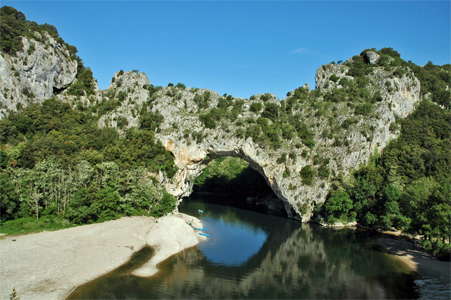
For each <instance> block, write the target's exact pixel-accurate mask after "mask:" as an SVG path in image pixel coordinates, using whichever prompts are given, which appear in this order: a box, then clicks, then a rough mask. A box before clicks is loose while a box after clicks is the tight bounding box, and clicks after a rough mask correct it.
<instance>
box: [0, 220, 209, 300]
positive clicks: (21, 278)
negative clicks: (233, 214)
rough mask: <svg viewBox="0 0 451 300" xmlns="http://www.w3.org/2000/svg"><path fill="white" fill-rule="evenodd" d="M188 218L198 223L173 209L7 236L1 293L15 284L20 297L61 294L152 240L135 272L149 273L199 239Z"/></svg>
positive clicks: (0, 249) (0, 261)
mask: <svg viewBox="0 0 451 300" xmlns="http://www.w3.org/2000/svg"><path fill="white" fill-rule="evenodd" d="M189 224H192V225H193V226H194V227H202V226H201V223H200V221H199V220H198V219H196V218H194V217H191V216H188V215H185V214H173V215H169V216H165V217H162V218H159V219H155V218H151V217H124V218H121V219H118V220H114V221H108V222H104V223H98V224H90V225H83V226H78V227H73V228H69V229H64V230H58V231H52V232H41V233H35V234H27V235H22V236H6V237H4V238H3V239H1V240H0V265H1V269H0V299H9V295H10V293H11V292H12V290H13V288H15V289H16V291H17V295H18V296H19V297H20V299H21V300H25V299H43V300H51V299H64V298H65V297H66V296H67V295H69V294H70V292H71V291H72V290H74V289H75V288H76V287H77V286H79V285H81V284H83V283H86V282H88V281H90V280H92V279H95V278H97V277H98V276H100V275H102V274H105V273H108V272H110V271H112V270H114V269H116V268H117V267H119V266H120V265H122V264H124V263H125V262H127V261H128V260H129V258H130V257H131V255H132V254H133V253H135V252H136V251H138V250H140V249H141V248H143V247H145V246H152V247H153V248H154V249H155V255H154V256H153V257H152V259H151V260H150V261H149V262H148V263H146V264H145V265H144V266H142V267H141V268H139V269H138V270H136V271H135V272H136V274H137V275H140V276H150V275H152V274H155V273H156V272H157V269H156V265H157V264H158V263H159V262H161V261H163V260H165V259H166V258H168V257H169V256H171V255H173V254H175V253H177V252H179V251H182V250H184V249H186V248H189V247H192V246H194V245H196V244H197V243H198V242H199V241H200V240H201V239H203V237H201V236H199V235H198V234H197V233H196V232H195V231H194V230H193V229H192V227H191V226H190V225H189Z"/></svg>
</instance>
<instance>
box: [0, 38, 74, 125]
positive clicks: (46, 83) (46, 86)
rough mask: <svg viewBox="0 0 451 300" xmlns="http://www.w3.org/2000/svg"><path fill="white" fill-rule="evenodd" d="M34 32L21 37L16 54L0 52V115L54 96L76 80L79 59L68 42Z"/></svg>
mask: <svg viewBox="0 0 451 300" xmlns="http://www.w3.org/2000/svg"><path fill="white" fill-rule="evenodd" d="M42 35H44V36H42ZM35 36H36V38H37V39H33V38H26V37H22V45H23V49H22V50H21V51H18V52H17V53H16V55H8V54H6V53H1V52H0V118H1V117H3V116H4V115H5V114H6V112H7V111H16V110H17V109H18V108H20V107H25V106H26V105H28V104H29V103H39V102H42V101H44V100H46V99H49V98H51V97H53V96H54V95H56V94H57V93H58V92H60V91H61V90H63V89H65V88H66V87H68V86H69V85H70V84H71V83H72V82H73V81H74V80H75V77H76V75H77V65H78V63H77V60H76V59H75V58H74V57H73V55H72V54H71V53H70V51H69V49H68V48H67V46H66V45H65V44H63V43H61V42H59V41H57V40H55V39H54V38H53V37H52V36H50V35H49V34H48V33H38V32H35ZM42 41H45V42H42Z"/></svg>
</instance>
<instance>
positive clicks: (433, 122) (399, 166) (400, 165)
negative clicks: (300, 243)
mask: <svg viewBox="0 0 451 300" xmlns="http://www.w3.org/2000/svg"><path fill="white" fill-rule="evenodd" d="M408 66H409V67H410V68H412V69H413V70H414V71H415V75H416V76H417V77H418V78H419V79H420V80H421V87H422V95H423V98H424V100H423V101H422V103H421V104H420V105H419V106H418V107H417V109H416V111H415V112H414V113H413V114H412V115H411V116H409V117H408V118H407V119H405V120H401V121H400V122H399V123H398V126H400V128H401V135H400V137H399V138H398V139H396V140H394V141H393V142H391V143H390V144H389V145H388V147H386V148H385V149H384V150H383V152H382V153H379V154H376V155H375V156H374V157H373V159H372V160H371V162H370V163H369V164H368V165H366V166H364V167H361V168H360V169H359V170H357V171H356V172H355V173H354V175H353V177H352V178H341V180H340V181H337V182H336V184H335V189H334V190H333V191H332V192H331V193H330V195H329V197H328V200H327V202H326V203H325V205H324V207H323V209H322V211H321V215H322V216H323V217H325V219H326V220H327V221H328V222H335V221H337V220H340V221H351V220H357V221H358V223H360V224H362V225H365V226H368V227H371V228H378V229H400V230H402V231H405V232H409V233H413V234H419V235H421V236H423V237H424V240H423V245H424V247H425V248H427V249H434V251H436V252H437V251H441V250H444V249H448V251H449V249H450V244H449V243H450V239H451V226H450V224H451V173H450V166H451V164H450V163H451V152H450V149H451V139H450V133H451V112H450V111H449V108H450V107H451V106H450V103H451V102H450V100H451V99H450V90H449V82H451V65H444V66H436V65H433V64H432V63H430V62H429V63H428V64H426V65H425V66H424V67H420V66H416V65H414V64H412V63H408Z"/></svg>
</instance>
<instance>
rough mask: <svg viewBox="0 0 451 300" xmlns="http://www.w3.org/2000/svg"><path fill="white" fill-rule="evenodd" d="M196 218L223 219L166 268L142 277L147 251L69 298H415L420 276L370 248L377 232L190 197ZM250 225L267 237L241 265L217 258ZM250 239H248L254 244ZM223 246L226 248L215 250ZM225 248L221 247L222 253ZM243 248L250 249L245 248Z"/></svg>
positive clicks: (186, 208)
mask: <svg viewBox="0 0 451 300" xmlns="http://www.w3.org/2000/svg"><path fill="white" fill-rule="evenodd" d="M200 208H202V209H203V210H204V211H205V213H204V214H202V215H198V217H199V218H201V219H202V220H203V222H204V226H205V227H206V229H207V231H208V229H209V227H210V226H209V225H208V222H205V220H207V219H209V220H210V222H213V223H210V225H214V222H218V223H221V224H225V225H224V227H218V228H219V229H220V230H218V231H217V232H213V233H212V234H211V238H210V239H209V240H207V241H206V242H203V243H201V244H200V245H198V246H197V247H193V248H190V249H187V250H185V251H183V252H181V253H178V254H176V255H174V256H172V257H171V258H169V259H167V260H166V261H164V262H162V263H161V264H159V266H158V267H159V269H160V271H159V272H158V273H157V274H156V275H155V276H152V277H149V278H141V277H135V276H132V275H131V274H130V271H131V270H133V269H134V268H137V267H138V266H140V265H141V264H142V263H144V262H145V261H147V259H149V258H150V257H151V255H152V249H150V248H143V249H142V250H140V251H139V252H137V253H136V254H135V255H134V256H133V258H132V259H131V260H130V261H129V262H128V263H127V264H124V265H123V266H121V267H119V268H118V269H116V270H114V271H113V272H111V273H109V274H107V275H104V276H102V277H100V278H98V279H96V280H93V281H91V282H89V283H87V284H85V285H82V286H80V287H79V288H77V289H76V290H75V291H74V292H73V293H72V295H71V296H70V297H69V298H68V299H149V298H153V299H155V298H158V299H163V298H164V299H166V298H175V299H186V298H201V299H218V298H227V299H230V298H235V299H237V298H247V299H262V298H265V299H269V298H271V299H274V298H279V299H280V298H286V299H287V298H289V299H375V298H377V299H389V298H391V299H393V298H395V299H406V298H417V297H418V293H417V291H416V289H415V288H414V283H413V281H414V279H415V278H414V276H413V275H412V274H409V273H408V271H407V269H406V267H405V265H403V264H402V263H401V262H400V261H398V260H396V259H394V258H392V257H391V256H388V255H385V254H383V253H380V252H377V251H374V250H371V246H370V244H371V236H368V235H367V234H366V233H363V232H358V231H354V230H340V231H335V230H332V229H324V228H321V227H317V226H313V225H306V224H303V225H301V224H300V223H297V222H295V221H292V220H287V219H284V218H278V217H274V216H268V215H262V214H258V213H255V212H252V211H245V210H240V209H237V208H231V207H224V206H220V205H214V204H206V203H200V202H196V201H192V202H187V203H186V204H185V205H184V206H182V207H181V210H182V211H183V212H185V213H189V214H192V215H196V214H197V211H198V209H200ZM232 225H233V226H235V227H239V228H240V229H241V230H244V229H246V230H248V232H249V234H248V235H247V236H246V239H250V240H252V236H254V235H255V232H264V233H265V239H264V241H263V242H262V240H261V238H260V239H259V240H258V241H256V242H255V243H256V245H257V246H258V247H255V248H253V250H252V253H250V255H248V257H246V259H245V260H244V261H242V262H241V263H240V264H232V265H230V264H227V263H218V262H215V261H212V259H211V258H210V257H209V255H208V253H207V252H206V251H205V247H207V248H208V247H210V250H211V249H213V250H214V251H216V250H217V251H218V253H220V254H219V255H224V256H227V255H229V256H230V255H233V254H231V253H234V252H233V251H231V250H230V249H229V248H228V247H235V248H236V247H238V248H239V247H241V245H244V243H240V241H239V240H238V241H235V243H226V244H224V243H222V244H221V243H216V242H215V239H219V240H220V239H221V238H222V236H223V235H225V234H227V232H225V231H222V232H221V230H222V229H221V228H226V230H230V228H232V229H233V228H234V227H233V226H232ZM251 242H252V241H250V243H251ZM215 247H221V248H225V249H217V248H216V249H215ZM220 250H221V251H220ZM242 250H243V251H245V250H246V249H242Z"/></svg>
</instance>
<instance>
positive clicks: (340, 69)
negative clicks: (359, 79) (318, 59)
mask: <svg viewBox="0 0 451 300" xmlns="http://www.w3.org/2000/svg"><path fill="white" fill-rule="evenodd" d="M348 71H349V67H348V66H346V65H341V64H328V65H323V66H321V67H320V68H319V69H318V70H317V71H316V75H315V82H316V88H317V89H333V88H340V87H342V86H341V85H340V83H339V80H340V79H341V78H346V79H349V80H352V79H353V78H352V77H351V76H348V75H346V73H348Z"/></svg>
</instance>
